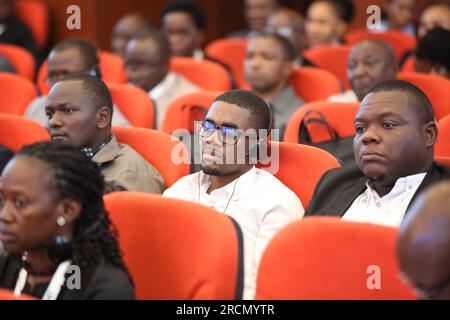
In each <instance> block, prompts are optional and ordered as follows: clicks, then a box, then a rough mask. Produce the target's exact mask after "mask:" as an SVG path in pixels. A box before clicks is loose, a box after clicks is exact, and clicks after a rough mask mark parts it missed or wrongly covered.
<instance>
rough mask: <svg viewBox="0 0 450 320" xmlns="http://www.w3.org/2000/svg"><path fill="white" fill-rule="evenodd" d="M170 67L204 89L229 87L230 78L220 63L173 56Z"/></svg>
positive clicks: (225, 89) (221, 89) (227, 88)
mask: <svg viewBox="0 0 450 320" xmlns="http://www.w3.org/2000/svg"><path fill="white" fill-rule="evenodd" d="M170 68H171V70H172V71H174V72H175V73H178V74H181V75H183V76H184V77H186V78H187V79H189V80H190V81H192V82H193V83H195V84H196V85H198V86H199V87H201V88H203V89H205V90H219V91H227V90H230V89H231V79H230V76H229V75H228V72H227V70H226V69H225V68H224V67H222V66H221V65H219V64H217V63H214V62H211V61H208V60H196V59H193V58H186V57H173V58H172V59H171V61H170Z"/></svg>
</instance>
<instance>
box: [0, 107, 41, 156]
mask: <svg viewBox="0 0 450 320" xmlns="http://www.w3.org/2000/svg"><path fill="white" fill-rule="evenodd" d="M48 140H50V136H49V134H48V132H47V130H46V129H44V127H41V126H40V125H39V124H38V123H37V122H34V121H32V120H28V119H25V118H22V117H19V116H13V115H8V114H0V144H2V145H4V146H5V147H7V148H9V149H11V150H12V151H13V152H14V153H15V152H17V151H19V150H20V149H21V148H22V147H23V146H25V145H27V144H32V143H35V142H39V141H48Z"/></svg>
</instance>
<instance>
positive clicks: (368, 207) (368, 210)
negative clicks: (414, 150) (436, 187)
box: [342, 173, 426, 227]
mask: <svg viewBox="0 0 450 320" xmlns="http://www.w3.org/2000/svg"><path fill="white" fill-rule="evenodd" d="M425 175H426V173H419V174H415V175H412V176H407V177H403V178H399V179H397V181H396V182H395V185H394V188H392V190H391V192H389V193H388V194H387V195H385V196H384V197H382V198H380V196H379V195H378V193H377V192H376V191H375V190H374V189H372V188H371V186H370V185H369V183H368V182H366V186H367V189H366V191H364V192H363V193H362V194H360V195H359V196H358V198H356V199H355V201H353V204H352V205H351V206H350V208H349V209H348V210H347V212H345V214H344V216H343V217H342V220H348V221H356V222H367V223H374V224H381V225H385V226H390V227H399V226H400V224H401V223H402V220H403V217H404V215H405V212H406V209H407V208H408V205H409V203H410V202H411V199H412V197H413V196H414V194H415V193H416V191H417V189H418V188H419V186H420V184H421V183H422V181H423V179H424V178H425Z"/></svg>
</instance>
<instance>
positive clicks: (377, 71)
mask: <svg viewBox="0 0 450 320" xmlns="http://www.w3.org/2000/svg"><path fill="white" fill-rule="evenodd" d="M397 72H398V66H397V61H396V58H395V52H394V49H393V48H392V47H391V45H390V44H389V43H387V42H385V41H383V40H380V39H368V40H363V41H360V42H358V43H357V44H355V45H354V46H353V47H352V48H351V50H350V54H349V56H348V64H347V77H348V80H349V82H350V85H351V86H352V88H351V89H349V90H347V91H345V92H343V93H338V94H335V95H332V96H331V97H329V98H328V101H330V102H358V101H362V99H363V98H364V97H365V96H366V95H367V93H368V92H369V90H370V89H371V88H372V87H374V86H375V85H377V84H379V83H381V82H383V81H388V80H395V78H396V77H397Z"/></svg>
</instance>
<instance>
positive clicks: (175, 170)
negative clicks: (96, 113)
mask: <svg viewBox="0 0 450 320" xmlns="http://www.w3.org/2000/svg"><path fill="white" fill-rule="evenodd" d="M113 132H114V134H115V135H116V138H117V140H118V141H119V142H122V143H126V144H128V145H129V146H130V147H132V148H133V149H134V150H136V152H138V153H139V154H140V155H141V156H142V157H143V158H144V159H145V160H147V161H148V162H149V163H150V164H151V165H153V166H154V167H155V168H156V169H157V170H158V171H159V172H160V173H161V175H162V176H163V178H164V181H165V183H166V186H167V187H170V186H171V185H172V184H174V183H175V182H176V181H177V180H179V179H180V178H181V177H184V176H186V175H188V174H189V168H190V166H189V159H190V158H189V154H188V152H187V150H186V148H185V147H184V145H183V144H182V143H181V142H179V141H178V140H176V139H172V137H171V136H170V135H169V134H167V133H164V132H160V131H156V130H151V129H143V128H130V127H121V126H114V127H113Z"/></svg>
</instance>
